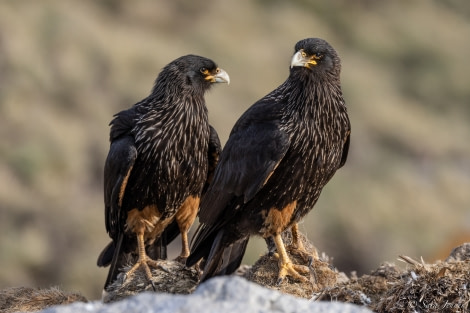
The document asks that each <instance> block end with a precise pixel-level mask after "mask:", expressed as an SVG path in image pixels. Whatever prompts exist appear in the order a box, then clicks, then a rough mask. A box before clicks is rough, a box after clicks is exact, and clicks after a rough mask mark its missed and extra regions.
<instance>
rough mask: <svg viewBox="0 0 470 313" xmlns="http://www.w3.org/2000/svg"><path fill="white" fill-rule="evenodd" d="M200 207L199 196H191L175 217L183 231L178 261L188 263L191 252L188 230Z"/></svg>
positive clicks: (181, 231)
mask: <svg viewBox="0 0 470 313" xmlns="http://www.w3.org/2000/svg"><path fill="white" fill-rule="evenodd" d="M198 208H199V197H193V196H189V197H188V198H186V200H185V201H184V202H183V205H182V206H181V207H180V209H179V210H178V212H177V213H176V216H175V219H176V222H177V223H178V227H179V229H180V233H181V254H180V255H179V256H178V257H177V258H176V260H177V261H179V262H182V263H186V259H187V258H188V256H189V254H190V250H189V240H188V231H189V228H190V227H191V225H192V224H193V222H194V220H195V219H196V215H197V212H198Z"/></svg>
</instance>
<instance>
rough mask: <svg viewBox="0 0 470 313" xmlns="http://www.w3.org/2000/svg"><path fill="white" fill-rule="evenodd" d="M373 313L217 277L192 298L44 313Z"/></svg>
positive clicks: (143, 297) (144, 298) (157, 297)
mask: <svg viewBox="0 0 470 313" xmlns="http://www.w3.org/2000/svg"><path fill="white" fill-rule="evenodd" d="M81 312H83V313H85V312H86V313H120V312H122V313H124V312H126V313H127V312H135V313H140V312H142V313H144V312H145V313H157V312H158V313H192V312H194V313H196V312H197V313H200V312H204V313H220V312H223V313H238V312H241V313H252V312H253V313H255V312H256V313H264V312H278V313H295V312H309V313H370V312H372V311H370V310H369V309H367V308H365V307H361V306H357V305H353V304H347V303H340V302H312V301H308V300H305V299H299V298H295V297H293V296H290V295H285V294H282V293H280V292H278V291H275V290H270V289H267V288H263V287H261V286H259V285H256V284H254V283H251V282H248V281H247V280H245V279H243V278H240V277H235V276H231V277H218V278H213V279H211V280H209V281H207V282H206V283H204V284H201V285H200V286H199V287H198V288H197V289H196V291H195V292H194V293H193V294H191V295H171V294H155V293H149V292H145V293H141V294H139V295H136V296H133V297H129V298H127V299H125V300H122V301H119V302H114V303H111V304H103V303H101V302H98V301H95V302H90V303H73V304H71V305H67V306H57V307H52V308H49V309H46V310H43V311H41V313H81Z"/></svg>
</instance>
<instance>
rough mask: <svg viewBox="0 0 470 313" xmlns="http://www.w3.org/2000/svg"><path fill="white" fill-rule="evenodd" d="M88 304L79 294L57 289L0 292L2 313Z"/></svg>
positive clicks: (13, 289) (7, 290)
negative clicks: (77, 303) (81, 303)
mask: <svg viewBox="0 0 470 313" xmlns="http://www.w3.org/2000/svg"><path fill="white" fill-rule="evenodd" d="M77 301H80V302H87V299H86V298H85V297H84V296H83V295H81V294H80V293H77V292H66V291H63V290H60V289H59V288H57V287H54V288H48V289H33V288H28V287H16V288H7V289H3V290H0V311H1V312H3V313H13V312H35V311H40V310H43V309H46V308H48V307H51V306H54V305H65V304H70V303H73V302H77Z"/></svg>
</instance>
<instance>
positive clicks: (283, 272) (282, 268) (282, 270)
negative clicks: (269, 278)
mask: <svg viewBox="0 0 470 313" xmlns="http://www.w3.org/2000/svg"><path fill="white" fill-rule="evenodd" d="M274 243H275V244H276V248H277V251H278V254H277V257H278V258H279V276H278V284H280V283H281V282H282V280H283V279H284V278H285V277H286V276H287V275H289V276H291V277H292V278H294V279H297V280H300V281H303V282H308V281H309V280H308V279H307V278H305V277H304V276H302V275H300V274H299V272H301V273H303V274H308V273H310V272H309V270H308V269H307V268H306V267H305V266H302V265H297V264H293V263H292V261H291V260H290V258H289V256H288V255H287V252H286V249H285V247H284V243H283V241H282V237H281V234H276V235H275V236H274ZM275 255H276V254H275Z"/></svg>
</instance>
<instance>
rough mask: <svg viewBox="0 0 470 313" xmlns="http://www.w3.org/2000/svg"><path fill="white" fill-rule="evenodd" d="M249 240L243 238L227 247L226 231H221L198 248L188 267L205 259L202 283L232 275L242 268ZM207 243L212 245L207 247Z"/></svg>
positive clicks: (192, 255)
mask: <svg viewBox="0 0 470 313" xmlns="http://www.w3.org/2000/svg"><path fill="white" fill-rule="evenodd" d="M248 240H249V237H247V238H243V239H241V240H238V241H236V242H234V243H232V244H229V245H228V246H227V242H226V238H225V230H224V229H220V230H219V231H218V232H217V233H215V234H214V235H211V236H210V237H208V238H205V240H204V242H202V243H201V245H199V246H197V247H196V249H195V250H194V251H193V252H192V253H191V255H190V256H189V258H188V260H187V262H186V265H187V266H192V265H194V264H196V263H197V262H198V261H199V260H200V259H201V258H203V259H205V264H204V271H203V275H202V277H201V282H203V281H206V280H208V279H209V278H211V277H214V276H221V275H230V274H232V273H233V272H235V271H236V270H237V268H238V267H239V266H240V264H241V262H242V259H243V256H244V254H245V250H246V246H247V244H248ZM205 242H208V243H212V244H208V245H205V244H204V243H205Z"/></svg>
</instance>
